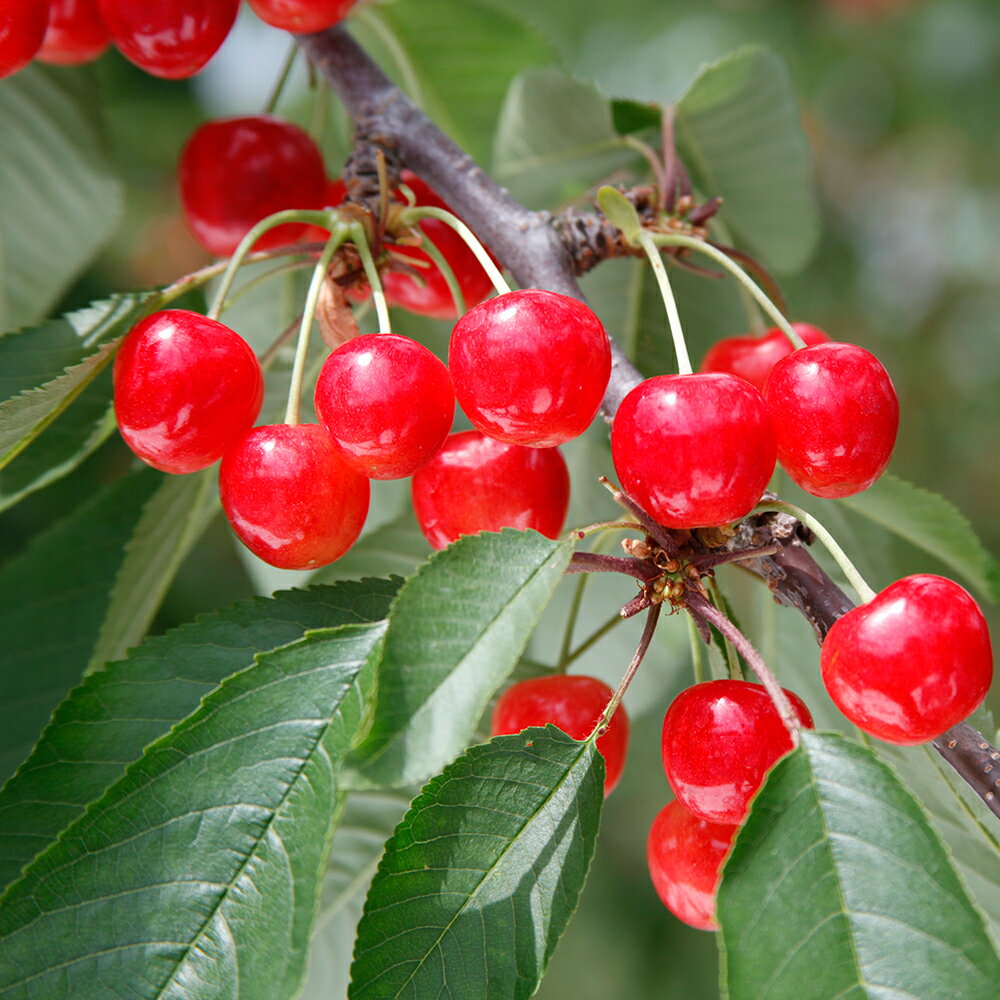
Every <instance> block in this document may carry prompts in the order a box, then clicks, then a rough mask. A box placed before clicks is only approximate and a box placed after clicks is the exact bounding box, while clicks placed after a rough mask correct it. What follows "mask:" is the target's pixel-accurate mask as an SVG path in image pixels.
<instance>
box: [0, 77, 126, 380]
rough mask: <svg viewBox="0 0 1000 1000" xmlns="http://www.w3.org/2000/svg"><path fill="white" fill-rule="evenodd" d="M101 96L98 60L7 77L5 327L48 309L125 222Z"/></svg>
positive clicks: (0, 232) (2, 121)
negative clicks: (93, 67) (94, 68)
mask: <svg viewBox="0 0 1000 1000" xmlns="http://www.w3.org/2000/svg"><path fill="white" fill-rule="evenodd" d="M101 106H102V105H101V98H100V92H99V88H98V85H97V79H96V76H95V74H94V73H93V72H92V71H91V70H90V69H75V70H67V69H66V68H64V67H50V66H43V65H41V64H40V63H33V64H32V65H30V66H28V67H27V68H26V69H24V70H22V71H21V72H20V73H17V74H16V75H14V76H11V77H8V78H7V79H5V80H3V81H2V82H0V329H5V330H9V329H12V328H13V327H17V326H23V325H24V324H26V323H34V322H37V320H38V319H39V318H40V317H42V316H44V315H45V314H46V313H47V312H48V311H49V310H50V309H51V308H52V306H53V305H54V304H55V302H56V301H57V300H58V299H59V297H60V296H61V295H62V293H63V292H64V291H65V290H66V288H67V287H68V286H69V284H70V282H71V281H72V280H73V279H74V278H75V277H76V276H77V274H79V272H80V271H82V270H83V268H84V267H85V265H86V264H87V263H88V262H89V261H90V259H91V258H92V257H93V256H94V254H95V253H96V251H97V250H98V249H99V248H100V247H101V246H102V244H103V243H104V242H105V240H107V238H108V237H109V236H110V235H111V233H112V232H113V230H114V228H115V226H116V225H117V222H118V216H119V212H120V209H121V190H120V185H119V183H118V181H117V179H116V178H115V177H114V176H112V174H111V172H110V169H109V166H108V161H107V157H106V155H105V149H104V138H103V135H102V129H103V122H102V120H101V116H100V113H99V109H100V108H101ZM0 370H2V365H0Z"/></svg>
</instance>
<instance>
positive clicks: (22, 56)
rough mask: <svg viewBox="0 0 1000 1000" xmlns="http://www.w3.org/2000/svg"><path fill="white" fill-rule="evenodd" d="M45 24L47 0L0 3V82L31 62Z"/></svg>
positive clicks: (46, 19)
mask: <svg viewBox="0 0 1000 1000" xmlns="http://www.w3.org/2000/svg"><path fill="white" fill-rule="evenodd" d="M48 23H49V4H48V0H0V79H2V78H3V77H5V76H11V75H12V74H13V73H16V72H17V71H18V70H20V69H24V67H25V66H27V65H28V63H30V62H31V60H32V59H34V57H35V54H36V53H37V52H38V49H39V48H40V47H41V44H42V39H43V38H44V37H45V26H46V25H47V24H48Z"/></svg>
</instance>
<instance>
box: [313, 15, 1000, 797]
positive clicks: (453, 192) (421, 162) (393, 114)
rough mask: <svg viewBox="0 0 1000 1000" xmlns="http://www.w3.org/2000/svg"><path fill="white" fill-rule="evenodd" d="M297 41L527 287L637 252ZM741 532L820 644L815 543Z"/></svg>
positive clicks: (356, 62) (635, 376)
mask: <svg viewBox="0 0 1000 1000" xmlns="http://www.w3.org/2000/svg"><path fill="white" fill-rule="evenodd" d="M296 38H297V41H298V44H299V46H300V47H301V48H302V50H303V52H304V53H305V54H306V56H307V57H308V59H309V60H310V62H311V63H312V64H313V65H314V66H315V67H316V69H317V70H318V71H319V72H320V73H321V74H322V75H323V77H324V78H325V79H326V81H327V82H328V84H329V85H330V87H331V88H332V89H333V90H334V91H335V92H336V93H337V94H338V96H339V97H340V99H341V100H342V101H343V103H344V106H345V107H346V109H347V112H348V114H349V115H350V116H351V118H352V120H353V121H354V123H355V129H356V135H357V137H358V142H359V147H364V148H366V149H381V150H382V152H383V154H384V155H385V158H386V160H387V162H390V163H393V164H395V165H397V166H398V165H400V164H405V165H406V166H408V167H410V168H411V169H412V170H413V171H414V172H415V173H417V174H419V175H420V176H421V177H422V178H423V179H424V180H425V181H426V182H427V183H428V184H429V185H430V186H431V187H432V188H434V189H435V190H437V191H441V192H447V198H448V202H449V204H450V205H451V206H452V208H453V209H454V210H455V211H456V212H457V214H458V215H460V216H461V217H462V218H463V219H464V220H465V221H466V223H467V224H468V225H469V226H470V227H471V228H472V229H473V230H474V231H475V232H476V233H477V234H478V235H479V237H480V238H481V239H482V240H483V241H484V242H485V243H486V245H487V246H489V248H490V249H491V251H492V252H493V254H494V255H495V256H496V257H497V259H498V260H500V261H501V262H502V263H503V265H504V266H505V267H506V268H507V269H508V270H509V271H510V272H511V274H513V276H514V278H515V279H516V280H517V282H518V284H520V285H521V286H522V287H526V288H545V289H548V290H550V291H554V292H560V293H562V294H564V295H570V296H573V297H574V298H578V299H583V294H582V292H581V290H580V287H579V285H578V284H577V281H576V276H577V274H581V273H583V272H585V271H587V270H589V269H590V268H592V267H594V266H596V265H597V264H599V263H600V262H601V261H603V260H606V259H608V258H610V257H613V256H623V255H626V254H631V253H633V252H634V251H632V250H631V249H629V248H628V247H627V246H626V245H625V244H624V243H623V241H622V239H621V234H620V233H619V232H618V231H617V230H616V229H615V228H614V227H613V226H610V224H608V223H607V222H606V221H605V220H603V219H601V218H600V217H597V216H590V215H586V214H584V213H579V212H569V213H565V214H564V215H562V216H555V215H553V214H552V213H550V212H532V211H530V210H528V209H527V208H525V207H524V206H523V205H521V204H519V203H518V202H516V201H515V200H514V199H513V198H511V196H510V195H509V194H508V192H507V191H506V190H505V189H504V188H502V187H500V186H499V185H498V184H497V183H496V182H495V181H494V180H493V179H492V178H491V177H490V176H489V175H488V174H486V173H485V172H484V171H483V170H482V168H481V167H479V165H478V164H477V163H476V162H475V161H474V160H473V159H472V157H470V156H469V155H468V154H467V153H465V152H464V151H463V150H461V149H460V148H459V147H458V146H457V145H455V143H454V142H452V141H451V140H450V139H449V138H448V137H447V136H446V135H445V134H444V133H443V132H442V131H441V130H440V129H439V128H438V127H437V126H436V125H435V124H434V123H433V122H432V121H431V120H430V119H429V118H428V117H427V115H425V114H424V113H423V112H422V111H421V110H420V109H419V108H418V107H417V106H416V105H415V104H414V103H413V102H412V101H411V100H410V99H409V98H408V97H406V95H405V94H403V93H402V92H401V91H400V90H399V89H398V88H397V87H396V86H395V85H394V84H393V83H392V81H391V80H390V79H389V78H388V77H387V76H386V75H385V74H384V73H383V72H382V70H381V69H380V68H379V67H378V66H377V65H376V64H375V63H374V62H373V61H372V59H371V58H370V57H369V56H368V54H367V53H366V52H365V51H364V50H363V49H362V48H361V47H360V46H359V45H358V44H357V42H355V41H354V39H353V38H352V37H351V36H350V35H349V34H348V32H347V31H346V29H345V28H343V27H342V26H340V25H337V26H334V27H333V28H330V29H328V30H326V31H321V32H316V33H314V34H307V35H298V36H296ZM372 173H374V171H372ZM354 193H355V192H352V194H354ZM630 197H631V198H632V200H633V203H634V204H635V205H636V209H637V211H638V212H639V214H640V217H641V216H643V215H645V214H648V213H649V212H651V211H652V210H653V208H654V207H655V206H654V205H653V202H652V200H651V192H650V191H649V190H648V189H645V190H644V189H637V190H636V191H635V192H632V193H631V195H630ZM611 350H612V371H611V380H610V382H609V385H608V391H607V394H606V396H605V398H604V402H603V405H602V413H603V415H604V418H605V419H606V420H608V421H609V422H610V420H611V419H612V418H613V416H614V414H615V412H616V411H617V409H618V406H619V404H620V403H621V401H622V400H623V399H624V398H625V396H626V395H627V394H628V392H629V391H630V390H631V389H632V388H633V387H634V386H636V385H638V383H639V382H640V381H642V376H641V375H640V373H639V372H638V370H637V369H636V368H635V366H634V365H633V364H632V363H631V362H630V361H629V359H628V358H627V357H626V356H625V354H624V352H623V351H622V350H621V348H620V347H619V346H618V344H616V343H615V341H614V339H613V338H612V339H611ZM740 531H741V536H742V537H738V538H737V539H735V540H734V543H733V546H732V547H733V548H734V549H738V548H750V547H765V548H766V547H770V546H772V545H775V544H777V545H778V546H779V550H778V551H777V552H775V553H773V554H771V555H767V556H762V557H759V558H754V559H750V560H747V561H745V562H742V563H741V565H742V566H744V567H745V568H746V569H749V570H750V571H751V572H753V573H756V574H757V575H758V576H760V577H762V578H763V579H764V580H765V582H766V583H767V585H768V586H769V587H770V588H771V590H772V591H773V593H774V595H775V597H776V599H777V600H778V601H779V602H780V603H782V604H785V605H788V606H790V607H793V608H796V609H798V610H799V611H800V612H801V613H802V614H803V615H804V616H805V618H806V619H807V620H808V621H809V623H810V624H811V625H812V627H813V629H814V631H815V632H816V637H817V640H818V641H819V642H822V640H823V637H824V636H825V635H826V633H827V631H828V630H829V628H830V626H831V625H832V624H833V622H834V621H836V619H837V618H839V617H840V616H841V615H842V614H844V613H845V612H847V611H849V610H850V609H851V608H852V607H853V604H852V602H851V601H850V600H849V599H848V597H847V596H846V595H845V594H844V592H843V591H842V590H841V589H840V588H839V587H838V586H837V585H836V584H835V583H834V582H833V581H832V580H831V579H830V578H829V577H828V576H827V575H826V573H824V572H823V570H822V569H821V568H820V567H819V565H818V564H817V563H816V561H815V560H814V559H813V558H812V556H811V555H810V554H809V552H808V551H807V549H806V548H805V544H806V542H807V541H808V533H806V532H805V529H803V528H802V526H801V525H800V524H798V522H797V521H794V519H791V518H787V519H785V520H782V517H781V515H778V516H775V515H772V514H765V515H761V516H760V517H756V518H751V519H749V520H748V522H747V523H746V524H745V525H744V526H742V527H741V529H740ZM934 747H935V749H936V750H937V751H938V753H940V754H941V756H942V757H943V758H944V760H946V761H947V762H948V763H949V764H950V765H951V766H952V767H953V768H955V770H956V771H957V772H958V774H960V775H961V776H962V778H963V779H965V781H967V782H968V783H969V784H970V785H971V787H972V788H973V789H974V790H975V791H976V793H977V794H978V795H979V796H980V797H981V798H982V799H983V800H984V801H985V802H986V804H987V805H988V806H989V808H990V809H991V810H992V811H993V812H994V813H995V814H996V815H997V816H1000V784H998V783H997V782H998V780H1000V772H998V770H997V769H996V766H997V765H998V764H1000V755H998V753H997V751H996V750H995V749H994V748H993V747H992V746H991V745H990V744H989V742H988V741H987V740H986V739H985V738H984V737H983V736H982V735H981V734H980V733H978V732H976V731H975V730H974V729H973V728H972V727H971V726H968V725H966V724H965V723H960V724H959V725H958V726H955V727H953V728H952V729H950V730H949V731H948V732H947V733H945V734H944V735H942V736H941V737H940V738H939V739H937V740H935V741H934ZM994 775H996V777H994Z"/></svg>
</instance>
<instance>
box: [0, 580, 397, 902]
mask: <svg viewBox="0 0 1000 1000" xmlns="http://www.w3.org/2000/svg"><path fill="white" fill-rule="evenodd" d="M78 568H79V567H78V566H77V567H74V571H73V572H74V573H75V572H76V571H77V570H78ZM72 576H73V573H66V579H69V578H71V577H72ZM399 582H400V581H398V580H397V581H390V580H365V581H361V582H352V583H340V584H337V585H336V586H333V587H313V588H311V589H310V590H307V591H288V592H286V593H281V594H276V595H275V596H274V597H273V598H268V599H259V600H256V601H249V602H246V603H243V604H237V605H236V606H235V607H233V608H229V609H227V610H225V611H218V612H214V613H212V614H208V615H204V616H202V617H201V618H199V619H198V620H197V621H196V622H193V623H192V624H189V625H183V626H181V627H180V628H178V629H174V630H173V631H172V632H168V633H167V634H166V635H163V636H159V637H156V638H152V639H147V640H146V642H144V643H143V644H142V646H140V647H139V648H138V649H135V650H133V651H132V653H131V654H130V655H129V657H128V659H126V660H122V661H120V662H118V663H114V664H111V665H110V666H108V667H107V668H106V669H105V670H103V671H101V672H99V673H95V674H92V675H91V676H89V677H88V678H87V679H86V680H85V681H84V683H83V684H81V685H80V686H79V687H78V688H76V689H75V690H74V691H72V692H71V693H70V695H69V696H68V697H67V698H66V699H65V700H64V701H63V702H62V704H61V705H60V706H59V707H58V708H57V709H56V711H55V714H54V715H53V717H52V721H51V722H50V723H49V725H48V727H47V728H46V729H45V732H44V733H43V734H42V737H41V739H40V740H39V742H38V745H37V746H36V747H35V749H34V750H33V751H32V753H31V756H30V757H29V758H28V759H27V760H26V761H25V763H24V764H23V765H22V766H21V767H20V768H19V769H18V771H17V774H15V775H14V777H13V778H11V779H10V781H8V782H7V784H6V785H5V786H4V787H3V789H0V885H6V884H7V883H8V882H10V881H11V880H12V879H13V878H14V877H16V875H17V873H18V872H19V871H20V869H21V867H22V866H23V865H24V864H25V863H26V862H28V861H30V860H31V859H32V858H33V857H35V855H36V854H38V853H39V852H40V851H41V850H43V849H44V848H45V847H46V846H47V844H48V843H49V842H50V841H51V840H53V839H54V838H55V837H56V836H57V835H58V834H59V832H60V831H61V830H62V829H63V828H64V827H65V826H67V825H68V824H69V823H71V822H72V821H73V820H75V819H76V818H77V816H79V814H80V812H81V811H82V810H83V808H84V807H85V806H86V805H87V804H88V803H89V802H92V801H94V800H95V799H97V798H98V797H99V796H100V795H101V794H102V793H103V792H104V791H105V789H107V788H108V787H109V786H110V785H111V784H112V783H113V782H115V781H117V780H118V779H119V778H120V777H121V775H122V772H123V771H124V770H125V767H126V766H127V765H128V764H129V763H130V762H131V761H133V760H135V759H137V758H138V757H139V755H140V754H141V753H142V750H143V747H145V746H147V745H148V744H149V743H151V742H152V741H153V740H156V739H158V738H159V737H161V736H162V735H163V734H164V733H166V732H168V731H169V730H170V727H171V726H173V725H175V724H176V723H178V722H180V721H181V720H182V719H183V718H185V717H186V716H187V715H190V713H191V712H193V711H194V710H195V709H196V708H197V707H198V704H199V702H200V701H201V699H202V697H203V696H205V695H207V694H209V693H210V692H211V691H212V690H213V689H214V688H215V687H216V686H217V685H218V684H219V683H220V682H221V681H222V679H223V678H225V677H227V676H228V675H230V674H232V673H235V672H236V671H238V670H242V669H244V668H245V667H247V666H248V665H249V664H250V663H251V662H253V658H254V656H255V655H256V654H257V653H261V652H265V651H267V650H270V649H274V648H275V647H277V646H281V645H283V644H285V643H289V642H294V641H295V640H297V639H299V638H301V636H302V635H303V633H305V632H306V631H307V630H309V629H318V628H332V627H334V626H337V625H341V624H346V623H356V622H372V621H377V620H379V619H381V618H384V617H385V615H386V613H387V612H388V610H389V604H390V602H391V600H392V598H393V596H394V595H395V592H396V589H397V587H398V586H399ZM60 634H61V631H60Z"/></svg>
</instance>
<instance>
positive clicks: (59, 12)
mask: <svg viewBox="0 0 1000 1000" xmlns="http://www.w3.org/2000/svg"><path fill="white" fill-rule="evenodd" d="M110 44H111V35H110V34H109V33H108V28H107V25H105V23H104V22H103V21H102V20H101V12H100V11H99V10H98V9H97V0H52V2H51V4H50V6H49V29H48V31H46V32H45V41H44V42H42V47H41V48H40V49H39V50H38V59H39V60H40V61H41V62H46V63H55V64H57V65H59V66H79V65H80V64H81V63H88V62H91V61H93V60H94V59H96V58H97V57H98V56H99V55H100V54H101V53H102V52H103V51H104V50H105V49H106V48H107V47H108V46H109V45H110Z"/></svg>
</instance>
